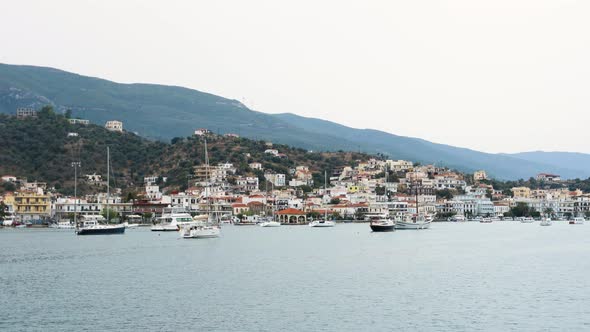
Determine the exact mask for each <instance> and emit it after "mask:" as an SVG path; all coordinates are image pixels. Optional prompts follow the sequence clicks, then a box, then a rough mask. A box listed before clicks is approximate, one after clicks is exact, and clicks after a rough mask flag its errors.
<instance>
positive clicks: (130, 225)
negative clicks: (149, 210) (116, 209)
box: [123, 221, 139, 228]
mask: <svg viewBox="0 0 590 332" xmlns="http://www.w3.org/2000/svg"><path fill="white" fill-rule="evenodd" d="M123 225H124V226H125V228H137V227H139V224H135V223H134V224H130V223H129V222H127V221H126V222H124V223H123Z"/></svg>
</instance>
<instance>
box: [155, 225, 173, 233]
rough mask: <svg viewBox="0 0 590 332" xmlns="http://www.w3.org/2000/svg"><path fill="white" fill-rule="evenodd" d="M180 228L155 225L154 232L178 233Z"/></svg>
mask: <svg viewBox="0 0 590 332" xmlns="http://www.w3.org/2000/svg"><path fill="white" fill-rule="evenodd" d="M176 231H178V226H175V225H154V226H152V232H176Z"/></svg>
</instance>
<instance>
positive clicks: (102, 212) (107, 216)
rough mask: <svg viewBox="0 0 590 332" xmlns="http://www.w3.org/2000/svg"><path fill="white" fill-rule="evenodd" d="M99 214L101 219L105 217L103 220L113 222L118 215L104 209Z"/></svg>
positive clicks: (111, 210) (113, 211)
mask: <svg viewBox="0 0 590 332" xmlns="http://www.w3.org/2000/svg"><path fill="white" fill-rule="evenodd" d="M107 212H108V214H107ZM100 214H101V215H102V216H103V217H105V219H107V220H113V219H115V218H117V217H118V216H119V213H118V212H117V211H115V210H113V209H108V210H106V209H104V210H102V211H101V213H100Z"/></svg>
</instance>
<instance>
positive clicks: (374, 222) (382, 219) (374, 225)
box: [369, 215, 396, 232]
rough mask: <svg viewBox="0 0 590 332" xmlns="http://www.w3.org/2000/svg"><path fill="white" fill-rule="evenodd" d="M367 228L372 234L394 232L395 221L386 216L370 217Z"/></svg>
mask: <svg viewBox="0 0 590 332" xmlns="http://www.w3.org/2000/svg"><path fill="white" fill-rule="evenodd" d="M369 226H370V227H371V230H372V231H373V232H393V231H395V226H396V224H395V221H394V220H393V219H390V218H388V217H387V216H386V215H375V216H371V219H370V221H369Z"/></svg>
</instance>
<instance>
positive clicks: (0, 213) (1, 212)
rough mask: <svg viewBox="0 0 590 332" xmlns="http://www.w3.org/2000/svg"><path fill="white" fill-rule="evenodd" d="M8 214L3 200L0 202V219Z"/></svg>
mask: <svg viewBox="0 0 590 332" xmlns="http://www.w3.org/2000/svg"><path fill="white" fill-rule="evenodd" d="M7 215H8V206H6V204H4V202H0V219H4V217H6V216H7Z"/></svg>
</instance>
